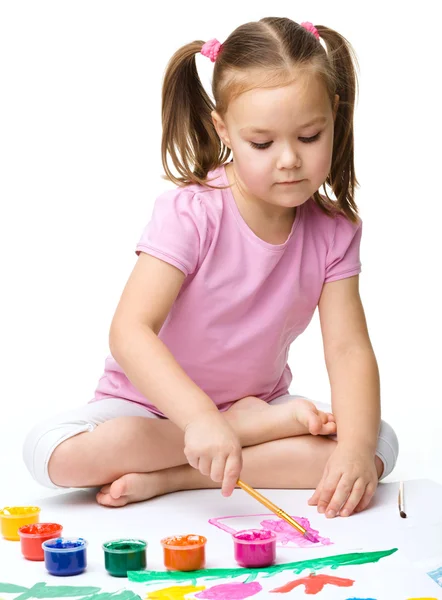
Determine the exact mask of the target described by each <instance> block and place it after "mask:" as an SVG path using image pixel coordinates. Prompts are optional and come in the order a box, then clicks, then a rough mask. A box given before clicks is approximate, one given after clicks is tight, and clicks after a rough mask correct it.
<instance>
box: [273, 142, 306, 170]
mask: <svg viewBox="0 0 442 600" xmlns="http://www.w3.org/2000/svg"><path fill="white" fill-rule="evenodd" d="M300 166H301V157H300V156H299V154H298V152H297V151H296V149H295V147H294V146H292V145H289V144H288V145H286V146H285V147H284V150H283V151H282V153H281V154H280V156H279V159H278V165H277V167H278V169H299V167H300Z"/></svg>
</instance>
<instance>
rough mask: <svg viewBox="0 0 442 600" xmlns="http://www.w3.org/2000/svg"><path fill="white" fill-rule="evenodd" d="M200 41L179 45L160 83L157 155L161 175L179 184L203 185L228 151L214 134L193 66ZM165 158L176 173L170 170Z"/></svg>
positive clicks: (209, 106)
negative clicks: (159, 140)
mask: <svg viewBox="0 0 442 600" xmlns="http://www.w3.org/2000/svg"><path fill="white" fill-rule="evenodd" d="M203 44H204V42H202V41H194V42H191V43H190V44H187V45H185V46H183V47H182V48H180V49H179V50H178V51H177V52H176V53H175V54H174V55H173V56H172V58H171V60H170V61H169V64H168V66H167V68H166V73H165V76H164V82H163V90H162V123H163V134H162V142H161V157H162V163H163V168H164V171H165V173H166V176H165V178H166V179H169V180H170V181H172V182H174V183H176V184H177V185H180V186H182V185H186V184H189V183H199V184H204V183H205V180H206V178H207V174H208V172H209V171H211V170H212V169H214V168H216V167H217V166H219V165H220V164H222V163H224V162H225V161H226V159H227V158H228V156H229V153H230V150H229V149H228V148H226V147H225V146H224V144H222V142H221V140H220V139H219V137H218V134H217V133H216V130H215V127H214V125H213V122H212V117H211V112H212V110H214V105H213V102H212V101H211V99H210V98H209V96H208V95H207V93H206V91H205V90H204V88H203V86H202V84H201V80H200V78H199V76H198V72H197V68H196V62H195V54H196V53H198V52H200V51H201V48H202V46H203ZM169 157H170V159H171V160H172V163H173V166H174V167H175V169H176V171H177V172H178V176H175V175H174V174H173V173H172V171H171V169H170V166H169Z"/></svg>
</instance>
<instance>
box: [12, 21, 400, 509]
mask: <svg viewBox="0 0 442 600" xmlns="http://www.w3.org/2000/svg"><path fill="white" fill-rule="evenodd" d="M198 52H201V53H202V54H203V55H204V56H207V57H209V58H210V60H211V61H212V62H213V63H214V75H213V96H214V99H215V104H213V103H212V101H211V100H210V98H209V97H208V95H207V94H206V92H205V91H204V88H203V86H202V85H201V81H200V79H199V77H198V73H197V70H196V64H195V55H196V54H197V53H198ZM355 88H356V77H355V70H354V65H353V61H352V51H351V47H350V45H349V44H348V42H347V41H346V40H345V39H344V38H343V37H342V36H341V35H339V34H338V33H336V32H335V31H333V30H331V29H328V28H327V27H322V26H318V27H314V26H313V25H312V24H310V23H303V24H302V25H299V24H297V23H295V22H293V21H291V20H289V19H286V18H265V19H262V20H261V21H259V22H254V23H247V24H245V25H242V26H240V27H238V28H237V29H236V30H235V31H234V32H233V33H232V34H231V35H230V36H229V37H228V39H227V40H226V41H225V42H224V43H223V44H222V45H221V44H220V43H219V42H218V41H216V40H211V41H210V42H207V43H205V44H203V42H200V41H195V42H193V43H190V44H188V45H186V46H184V47H183V48H181V49H180V50H178V51H177V52H176V54H175V55H174V56H173V57H172V59H171V61H170V63H169V65H168V68H167V71H166V75H165V80H164V85H163V103H162V112H163V140H162V156H163V165H164V169H165V172H166V174H167V177H168V179H170V180H171V181H173V182H175V183H176V184H177V187H176V188H175V189H173V190H172V191H167V192H166V193H164V194H163V195H162V196H161V197H160V198H158V200H157V202H156V204H155V208H154V211H153V215H152V219H151V221H150V223H149V224H148V225H147V227H146V229H145V231H144V233H143V235H142V237H141V240H140V241H139V243H138V246H137V248H136V252H137V254H138V260H137V262H136V265H135V267H134V270H133V272H132V274H131V275H130V277H129V280H128V282H127V285H126V287H125V289H124V291H123V293H122V296H121V300H120V302H119V305H118V307H117V309H116V312H115V316H114V318H113V322H112V325H111V328H110V350H111V356H109V357H108V359H107V361H106V365H105V371H104V374H103V376H102V378H101V379H100V381H99V384H98V388H97V390H96V393H95V397H94V399H93V400H92V401H91V402H90V403H89V404H87V405H86V406H84V407H83V408H81V409H80V410H75V411H71V412H69V413H65V414H63V415H60V416H57V417H55V418H52V419H50V420H49V421H46V422H45V423H43V424H41V425H39V426H38V427H36V428H34V430H33V431H31V433H30V434H29V435H28V437H27V439H26V442H25V448H24V457H25V462H26V464H27V466H28V468H29V470H30V471H31V473H32V475H33V476H34V477H35V478H36V479H37V481H39V482H41V483H42V484H44V485H48V486H55V487H86V486H97V485H98V486H104V487H102V489H101V491H100V492H99V493H98V494H97V500H98V502H99V503H101V504H104V505H108V506H122V505H124V504H127V503H128V502H137V501H141V500H145V499H148V498H151V497H153V496H156V495H159V494H165V493H168V492H172V491H176V490H185V489H197V488H208V487H218V486H220V485H221V487H222V491H223V494H224V495H226V496H228V495H230V494H231V493H232V491H233V489H234V487H235V484H236V481H237V479H238V477H239V475H240V473H241V477H242V478H243V479H244V480H245V481H247V482H248V483H250V484H251V485H252V486H255V487H260V488H268V487H276V488H316V490H315V492H314V494H313V496H312V497H311V499H310V503H311V504H314V505H317V507H318V511H319V512H325V513H326V515H327V516H328V517H334V516H336V515H337V514H340V515H342V516H348V515H350V514H352V513H353V512H354V511H360V510H363V509H364V508H366V507H367V506H368V504H369V502H370V500H371V498H372V496H373V494H374V492H375V489H376V486H377V482H378V480H379V478H380V477H381V476H382V477H385V476H386V475H388V474H389V473H390V472H391V470H392V469H393V467H394V465H395V462H396V459H397V453H398V443H397V439H396V436H395V434H394V431H393V430H392V429H391V427H389V426H388V425H387V424H386V423H384V422H381V421H380V400H379V377H378V369H377V364H376V359H375V356H374V353H373V349H372V346H371V343H370V339H369V335H368V332H367V327H366V322H365V317H364V311H363V307H362V304H361V300H360V297H359V291H358V274H359V272H360V261H359V246H360V239H361V221H360V219H359V218H358V216H357V207H356V204H355V200H354V189H355V187H356V185H357V181H356V176H355V172H354V165H353V110H354V101H355ZM231 156H232V157H233V160H230V162H227V161H228V159H229V158H230V157H231ZM170 160H171V161H172V164H173V167H174V168H175V173H174V172H173V170H172V168H171V164H170ZM326 185H328V186H329V190H330V189H331V191H332V192H333V195H334V198H333V199H332V198H330V196H329V194H328V193H327V189H326V187H325V186H326ZM321 186H323V190H324V194H325V195H323V194H321V193H320V192H319V189H320V188H321ZM316 307H319V314H320V320H321V329H322V335H323V343H324V352H325V360H326V366H327V370H328V373H329V378H330V385H331V396H332V398H331V399H332V406H333V415H332V414H331V413H330V412H329V407H324V406H322V405H318V404H313V403H311V402H309V401H308V400H306V399H304V398H301V397H295V396H290V395H289V394H288V390H289V385H290V382H291V373H290V369H289V367H288V365H287V356H288V351H289V347H290V344H291V343H292V342H293V341H294V340H295V339H296V338H297V337H298V336H299V335H300V334H301V333H302V332H303V331H304V329H305V328H306V327H307V325H308V324H309V322H310V320H311V318H312V316H313V313H314V311H315V309H316ZM336 434H337V435H336ZM243 449H244V450H243Z"/></svg>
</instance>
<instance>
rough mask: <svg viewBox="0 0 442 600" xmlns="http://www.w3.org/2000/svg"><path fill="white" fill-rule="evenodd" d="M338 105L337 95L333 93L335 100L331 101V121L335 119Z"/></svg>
mask: <svg viewBox="0 0 442 600" xmlns="http://www.w3.org/2000/svg"><path fill="white" fill-rule="evenodd" d="M338 107H339V96H338V94H335V101H334V102H333V121H334V120H335V119H336V113H337V112H338Z"/></svg>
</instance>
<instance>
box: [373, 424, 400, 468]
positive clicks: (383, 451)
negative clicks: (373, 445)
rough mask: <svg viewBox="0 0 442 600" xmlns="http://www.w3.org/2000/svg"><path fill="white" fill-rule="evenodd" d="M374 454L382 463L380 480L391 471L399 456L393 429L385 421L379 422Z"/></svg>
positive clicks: (397, 441)
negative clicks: (382, 469)
mask: <svg viewBox="0 0 442 600" xmlns="http://www.w3.org/2000/svg"><path fill="white" fill-rule="evenodd" d="M376 454H377V455H378V456H379V458H380V459H381V460H382V462H383V463H384V471H383V473H382V476H381V479H384V478H385V477H387V476H388V475H390V473H391V472H392V471H393V469H394V467H395V466H396V462H397V459H398V456H399V440H398V437H397V435H396V432H395V431H394V429H393V427H392V426H391V425H390V424H389V423H387V422H386V421H381V426H380V429H379V437H378V445H377V450H376Z"/></svg>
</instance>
